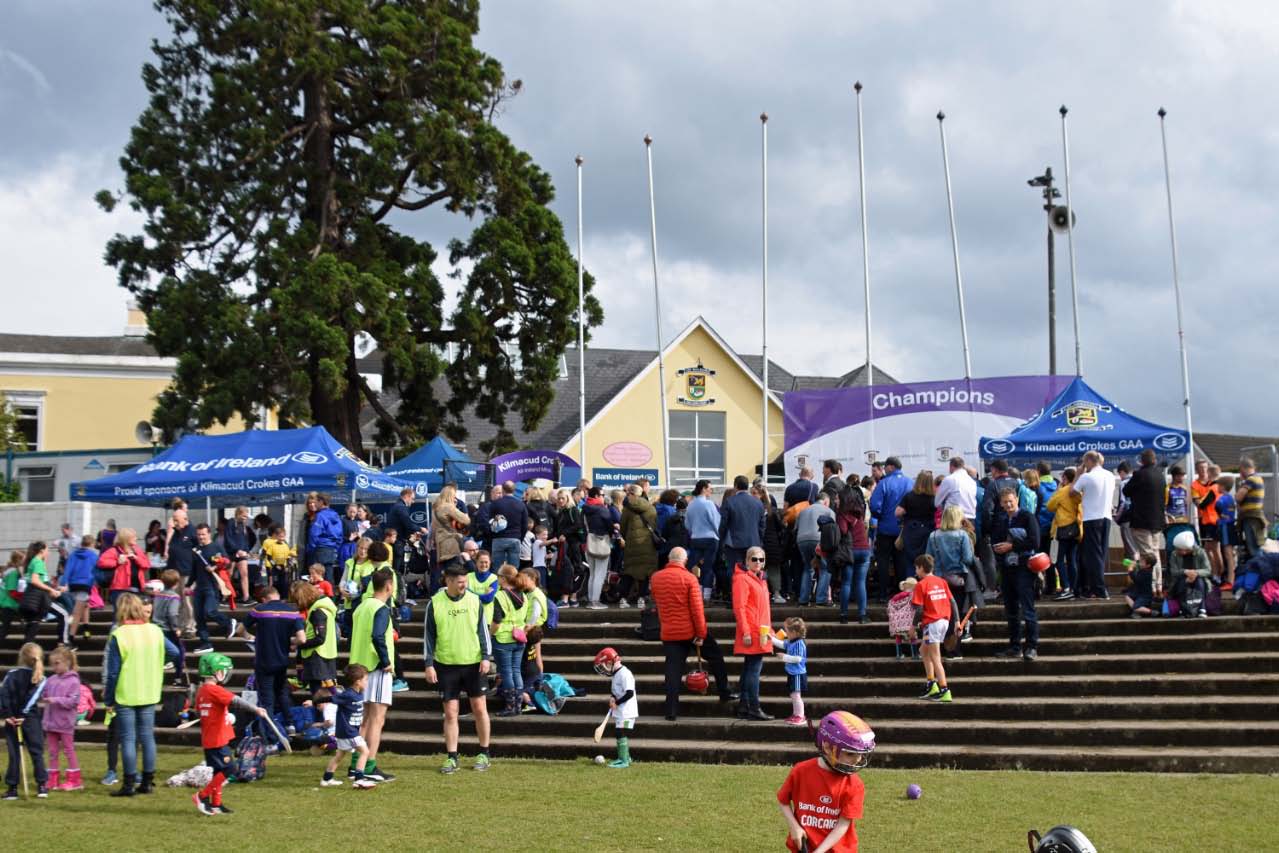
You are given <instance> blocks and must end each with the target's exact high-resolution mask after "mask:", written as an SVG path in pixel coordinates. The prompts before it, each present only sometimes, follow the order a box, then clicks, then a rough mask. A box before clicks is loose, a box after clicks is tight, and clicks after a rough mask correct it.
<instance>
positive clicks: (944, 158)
mask: <svg viewBox="0 0 1279 853" xmlns="http://www.w3.org/2000/svg"><path fill="white" fill-rule="evenodd" d="M937 129H938V131H939V132H940V133H941V164H942V170H943V171H944V172H945V174H946V210H947V212H948V213H949V214H950V249H951V255H952V256H953V257H954V260H955V293H956V295H957V296H958V297H959V331H960V336H961V337H962V338H963V342H964V381H965V383H966V384H967V386H968V387H967V391H968V417H969V423H970V429H971V432H972V433H973V442H974V446H975V445H976V444H977V443H978V442H979V441H980V436H978V435H977V415H976V413H975V412H974V411H973V362H972V357H971V356H970V355H969V351H968V315H967V313H966V312H965V311H964V277H963V274H962V273H961V272H960V269H959V231H958V229H956V228H955V199H954V196H953V195H952V193H951V190H950V153H949V152H948V150H947V148H946V114H945V113H944V112H941V111H940V110H938V112H937Z"/></svg>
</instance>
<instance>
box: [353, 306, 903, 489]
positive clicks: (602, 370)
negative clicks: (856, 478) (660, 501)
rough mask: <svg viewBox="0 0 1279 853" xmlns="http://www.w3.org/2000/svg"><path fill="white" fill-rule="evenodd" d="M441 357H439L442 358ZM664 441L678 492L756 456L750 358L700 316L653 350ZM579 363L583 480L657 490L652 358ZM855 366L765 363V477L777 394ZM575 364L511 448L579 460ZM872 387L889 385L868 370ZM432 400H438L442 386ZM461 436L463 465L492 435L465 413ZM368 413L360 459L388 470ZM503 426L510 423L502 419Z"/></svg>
mask: <svg viewBox="0 0 1279 853" xmlns="http://www.w3.org/2000/svg"><path fill="white" fill-rule="evenodd" d="M445 355H446V357H447V354H445ZM662 356H663V361H664V365H665V379H666V383H665V389H664V395H665V398H666V408H667V419H668V425H669V430H668V432H669V435H668V438H669V441H670V445H669V446H670V458H669V462H670V479H671V484H672V485H674V486H678V487H686V486H691V485H692V484H693V483H694V482H695V481H697V480H698V479H703V478H705V479H708V480H711V481H712V482H714V483H716V484H725V483H731V482H732V480H733V477H734V476H736V475H737V474H745V475H748V476H754V475H756V474H757V473H758V472H759V470H760V467H761V463H762V460H763V455H764V448H763V425H762V420H763V406H764V396H763V395H764V391H763V385H762V383H761V380H760V374H761V367H762V360H761V358H760V356H758V355H753V356H752V355H739V354H738V353H737V352H735V351H734V350H733V348H732V347H731V346H729V344H728V343H727V341H725V340H724V338H723V337H721V336H720V335H719V333H718V332H716V331H715V329H714V328H713V327H712V326H711V325H710V324H709V323H708V322H706V320H705V319H704V318H702V317H697V318H695V319H694V320H693V321H692V322H691V323H689V324H688V326H687V327H685V328H684V329H683V330H682V331H681V332H680V333H679V334H678V335H676V336H675V338H674V339H673V340H672V341H671V342H670V343H669V344H667V345H666V347H665V349H664V350H663V352H662ZM585 362H586V370H585V375H586V382H585V392H586V393H585V397H586V458H585V460H584V461H585V464H584V466H583V469H584V470H583V476H585V477H587V478H589V479H590V480H591V481H592V482H594V483H595V484H597V485H602V486H615V485H621V484H623V483H627V482H631V481H633V480H635V479H636V478H637V477H639V476H641V475H643V476H648V477H649V478H650V479H652V480H653V481H654V482H656V483H661V484H664V481H665V479H666V477H665V469H666V463H667V458H666V455H665V454H664V453H663V452H662V415H661V398H660V397H659V396H658V360H657V354H656V352H655V351H653V350H647V351H645V350H625V349H610V348H606V347H594V346H590V347H587V349H586V353H585ZM378 370H379V358H378V355H377V354H376V353H374V354H373V355H371V356H370V357H368V358H366V359H364V360H362V361H361V371H362V372H365V371H368V372H370V373H374V374H376V373H377V372H378ZM862 374H863V371H862V369H861V368H860V367H859V368H857V369H856V370H853V371H852V372H850V373H847V374H845V375H843V376H797V375H794V374H792V373H790V372H789V371H787V370H786V369H784V368H782V367H781V366H779V365H778V364H777V363H776V362H774V361H773V360H772V359H770V360H769V368H768V385H769V394H768V412H769V414H768V432H769V442H768V457H769V460H770V466H769V467H770V474H771V477H770V479H771V480H772V481H777V480H779V479H780V478H782V477H783V471H782V468H781V455H782V446H783V433H784V429H783V424H782V394H784V393H785V392H787V391H795V390H808V389H814V388H838V387H847V386H849V385H858V384H864V379H863V378H862ZM578 376H579V373H578V357H577V351H576V349H570V350H569V351H568V352H566V353H565V355H564V358H563V359H562V360H561V362H560V375H559V378H558V379H557V380H556V381H555V383H554V395H555V396H554V398H553V400H552V402H551V405H550V408H549V410H548V412H547V415H546V417H545V418H544V419H543V420H542V423H541V424H540V425H539V426H538V428H537V429H536V430H533V431H530V432H525V431H522V430H520V429H519V428H518V423H515V424H512V423H510V422H508V424H507V427H508V429H510V430H511V431H512V432H513V434H514V435H515V439H516V441H517V442H518V443H519V445H520V447H522V448H526V449H540V450H557V451H559V452H561V453H564V454H565V455H567V456H569V457H571V458H573V459H578V460H579V461H582V460H580V459H579V457H580V455H581V444H580V441H579V431H578V424H579V414H578V413H579V404H578V387H579V386H578ZM876 379H877V380H878V381H880V382H892V381H894V380H892V379H891V378H889V377H888V376H887V374H885V373H884V372H883V371H881V370H879V368H878V367H877V368H876ZM437 393H447V389H446V387H443V386H442V387H440V388H438V389H437ZM383 403H384V404H385V405H386V406H387V407H388V408H389V409H390V410H391V411H394V410H395V407H396V405H397V404H398V400H396V399H395V397H394V394H390V393H388V394H386V395H384V398H383ZM465 417H466V418H467V428H468V430H469V435H468V438H467V441H466V442H463V443H461V444H459V445H458V447H459V449H462V450H466V451H468V452H469V453H470V454H471V456H472V457H473V458H476V459H482V458H483V454H482V453H480V452H479V451H478V450H477V449H476V448H477V447H478V445H479V443H480V442H481V441H485V440H487V439H491V438H492V437H493V436H494V435H495V434H496V428H495V427H494V426H493V425H492V424H490V423H488V422H486V421H483V420H481V419H479V418H476V417H475V416H474V413H473V412H471V411H467V412H465ZM375 420H376V415H374V413H372V412H371V411H369V412H366V413H365V417H364V421H363V428H364V434H365V436H366V437H368V438H367V439H366V445H365V447H366V451H367V452H368V455H369V456H370V458H372V459H374V460H375V461H376V463H378V464H385V463H387V462H390V461H391V459H392V454H391V453H390V451H389V449H379V448H377V447H376V446H374V445H373V444H372V443H371V436H372V435H373V433H374V431H375V426H376V423H375ZM511 420H512V421H514V420H516V419H515V418H513V417H512V418H511Z"/></svg>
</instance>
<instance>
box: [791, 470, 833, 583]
mask: <svg viewBox="0 0 1279 853" xmlns="http://www.w3.org/2000/svg"><path fill="white" fill-rule="evenodd" d="M823 518H825V519H829V520H830V521H834V520H835V511H834V510H832V509H831V508H830V495H829V494H827V493H826V492H821V493H819V494H818V495H817V500H816V501H814V502H813V503H812V504H811V505H810V506H806V507H804V509H802V510H800V513H799V515H798V516H796V517H795V543H796V545H797V546H798V547H799V560H800V565H801V574H800V576H799V606H800V607H804V606H806V605H807V604H808V602H809V598H810V596H812V597H813V598H812V600H813V602H814V603H815V604H821V605H827V604H830V564H829V563H828V562H827V560H828V559H829V557H833V556H834V555H833V554H829V555H825V556H818V554H817V545H818V543H819V542H820V541H821V529H820V527H819V526H818V520H819V519H823ZM814 563H816V564H817V565H816V566H814ZM814 573H816V577H817V590H816V591H815V592H814V590H813V577H814Z"/></svg>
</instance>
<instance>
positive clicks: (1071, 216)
mask: <svg viewBox="0 0 1279 853" xmlns="http://www.w3.org/2000/svg"><path fill="white" fill-rule="evenodd" d="M1058 112H1059V113H1061V153H1062V159H1063V160H1064V161H1065V164H1066V248H1067V250H1068V251H1069V253H1070V304H1071V316H1072V317H1073V318H1074V319H1073V322H1074V324H1075V375H1076V376H1083V375H1084V359H1083V355H1082V354H1081V351H1080V349H1079V287H1078V286H1077V285H1076V284H1075V205H1074V202H1072V201H1071V199H1070V137H1069V135H1068V134H1067V132H1066V113H1068V112H1069V110H1067V109H1066V105H1065V104H1062V105H1061V109H1060V110H1058Z"/></svg>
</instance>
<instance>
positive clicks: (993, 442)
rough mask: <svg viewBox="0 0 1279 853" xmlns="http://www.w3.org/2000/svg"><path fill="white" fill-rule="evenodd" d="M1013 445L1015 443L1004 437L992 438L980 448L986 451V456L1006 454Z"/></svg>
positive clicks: (1010, 451) (1010, 450) (1011, 449)
mask: <svg viewBox="0 0 1279 853" xmlns="http://www.w3.org/2000/svg"><path fill="white" fill-rule="evenodd" d="M1015 447H1016V445H1014V444H1013V443H1012V442H1011V441H1009V440H1008V439H1006V438H992V439H990V440H989V441H987V442H986V443H985V444H984V445H983V446H982V449H983V450H985V451H986V455H987V456H1007V455H1008V454H1010V453H1012V452H1013V450H1014V448H1015Z"/></svg>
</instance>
